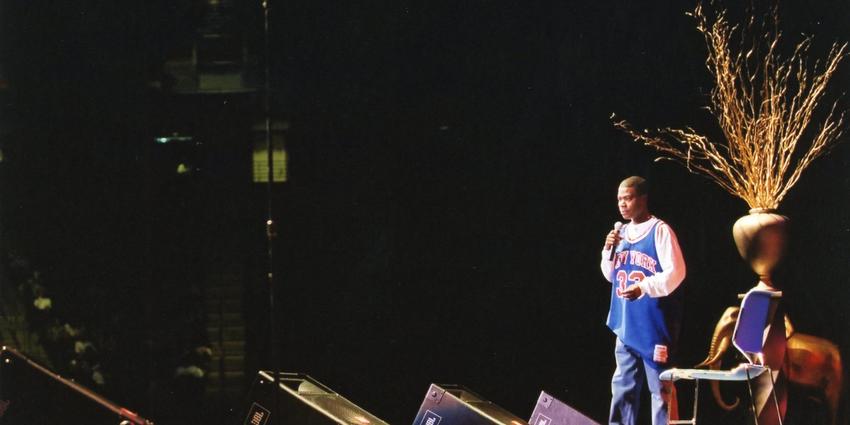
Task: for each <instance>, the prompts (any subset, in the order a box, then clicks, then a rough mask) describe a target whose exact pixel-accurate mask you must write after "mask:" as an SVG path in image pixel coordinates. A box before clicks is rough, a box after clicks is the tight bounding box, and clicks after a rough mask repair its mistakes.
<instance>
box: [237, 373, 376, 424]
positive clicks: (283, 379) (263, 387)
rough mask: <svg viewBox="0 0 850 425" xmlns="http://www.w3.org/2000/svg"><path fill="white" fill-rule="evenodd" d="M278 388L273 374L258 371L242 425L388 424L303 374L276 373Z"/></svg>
mask: <svg viewBox="0 0 850 425" xmlns="http://www.w3.org/2000/svg"><path fill="white" fill-rule="evenodd" d="M278 388H279V389H278V390H277V391H275V389H274V373H273V372H267V371H259V372H257V378H256V379H255V380H254V384H253V385H252V386H251V400H252V401H251V406H250V408H249V409H248V413H247V414H246V415H245V420H244V421H243V422H242V424H243V425H272V424H274V425H326V424H340V425H387V423H386V422H384V421H383V420H381V419H379V418H377V417H375V416H374V415H372V414H370V413H369V412H367V411H365V410H363V409H361V408H360V407H358V406H357V405H355V404H354V403H352V402H350V401H348V400H347V399H345V398H344V397H342V396H340V395H339V394H337V393H335V392H333V391H332V390H331V389H329V388H328V387H326V386H324V385H322V384H321V383H319V382H318V381H316V380H315V379H313V378H311V377H310V376H308V375H305V374H303V373H288V372H281V373H279V374H278ZM276 393H277V403H279V404H278V406H279V411H275V394H276Z"/></svg>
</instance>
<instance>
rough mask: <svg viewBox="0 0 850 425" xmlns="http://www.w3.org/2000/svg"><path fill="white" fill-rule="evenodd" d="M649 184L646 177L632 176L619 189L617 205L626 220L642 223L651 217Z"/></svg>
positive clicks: (621, 183)
mask: <svg viewBox="0 0 850 425" xmlns="http://www.w3.org/2000/svg"><path fill="white" fill-rule="evenodd" d="M648 198H649V184H648V183H647V182H646V179H644V178H643V177H638V176H631V177H629V178H627V179H625V180H623V181H622V182H620V187H619V188H618V189H617V207H618V208H619V209H620V215H622V216H623V218H624V219H626V220H632V221H633V222H635V223H641V222H644V221H646V220H648V219H649V205H648Z"/></svg>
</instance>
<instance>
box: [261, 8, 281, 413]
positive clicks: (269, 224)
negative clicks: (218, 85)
mask: <svg viewBox="0 0 850 425" xmlns="http://www.w3.org/2000/svg"><path fill="white" fill-rule="evenodd" d="M261 1H262V3H261V4H262V9H263V49H264V55H265V67H264V68H265V69H264V80H265V81H264V86H263V90H264V91H263V114H264V115H265V139H266V140H265V142H266V161H267V164H268V176H267V177H268V180H267V182H266V201H267V205H266V210H267V211H266V212H267V215H266V258H267V261H268V263H267V267H268V268H267V274H266V277H267V280H268V289H269V336H270V338H271V350H270V351H271V357H272V358H271V360H272V362H271V363H272V369H273V370H272V376H274V381H273V384H274V390H273V392H274V396H273V397H274V403H273V406H272V414H271V415H270V416H271V417H275V415H276V414H277V413H279V412H280V394H279V393H280V359H279V358H278V357H279V355H278V335H277V319H276V309H275V285H274V241H275V238H276V237H277V223H275V221H274V215H273V211H274V209H273V206H274V205H273V202H272V196H273V191H272V188H273V186H274V146H273V142H272V124H271V121H272V120H271V55H270V51H271V49H270V48H269V44H270V42H269V0H261Z"/></svg>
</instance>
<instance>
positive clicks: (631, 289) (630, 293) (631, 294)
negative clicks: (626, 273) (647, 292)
mask: <svg viewBox="0 0 850 425" xmlns="http://www.w3.org/2000/svg"><path fill="white" fill-rule="evenodd" d="M642 294H643V291H642V290H641V289H640V286H638V284H637V283H633V284H631V285H629V286H627V287H626V289H624V290H623V291H622V292H620V295H622V297H623V298H625V299H627V300H629V301H632V300H636V299H638V298H639V297H640V296H641V295H642Z"/></svg>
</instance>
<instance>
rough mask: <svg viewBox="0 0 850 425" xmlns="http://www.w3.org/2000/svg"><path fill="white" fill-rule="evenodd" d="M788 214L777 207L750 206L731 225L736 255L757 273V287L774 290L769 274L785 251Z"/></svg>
mask: <svg viewBox="0 0 850 425" xmlns="http://www.w3.org/2000/svg"><path fill="white" fill-rule="evenodd" d="M787 224H788V217H785V216H784V215H780V214H777V213H776V210H772V209H766V208H753V209H751V210H750V213H749V214H747V215H745V216H743V217H741V218H739V219H738V221H736V222H735V225H734V226H732V236H733V237H734V238H735V245H736V246H737V247H738V254H741V258H743V259H744V260H746V261H747V262H748V263H749V264H750V267H751V268H752V269H753V271H754V272H756V274H757V275H758V276H759V283H758V286H762V287H766V288H768V289H774V288H775V286H774V282H773V280H772V279H771V273H772V272H773V269H774V268H775V267H776V265H777V264H778V263H779V261H780V260H781V259H782V256H783V254H785V239H786V226H787Z"/></svg>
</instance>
